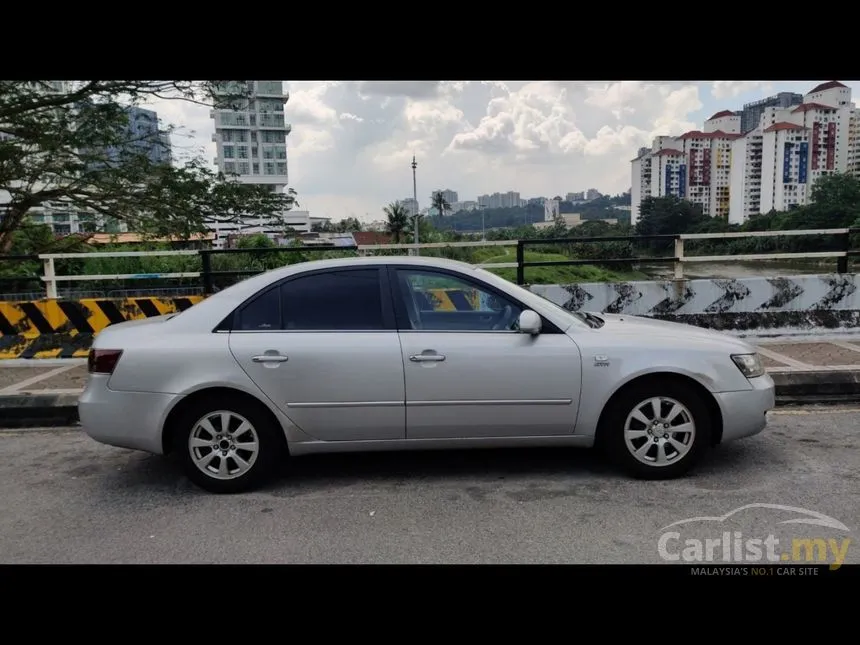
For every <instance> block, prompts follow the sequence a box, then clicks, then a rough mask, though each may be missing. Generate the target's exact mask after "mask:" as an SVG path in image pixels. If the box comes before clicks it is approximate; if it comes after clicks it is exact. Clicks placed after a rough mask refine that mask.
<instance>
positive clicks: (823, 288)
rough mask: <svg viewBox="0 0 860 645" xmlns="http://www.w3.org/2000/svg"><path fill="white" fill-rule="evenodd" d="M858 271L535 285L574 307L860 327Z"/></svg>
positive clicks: (692, 318) (741, 326)
mask: <svg viewBox="0 0 860 645" xmlns="http://www.w3.org/2000/svg"><path fill="white" fill-rule="evenodd" d="M858 283H860V279H858V277H857V276H856V275H854V274H832V275H830V274H828V275H799V276H790V277H779V278H744V279H740V280H728V279H727V280H720V279H704V280H681V281H678V282H675V281H672V280H666V281H659V282H617V283H588V284H565V285H533V286H531V287H530V290H531V291H532V292H534V293H536V294H538V295H540V296H543V297H544V298H547V299H549V300H552V301H553V302H555V303H557V304H559V305H561V306H562V307H565V308H566V309H571V310H578V309H582V310H586V311H593V312H603V313H614V314H629V315H633V316H648V317H652V318H659V319H662V320H671V321H676V322H684V323H688V324H693V325H697V326H700V327H709V328H714V329H723V330H735V331H754V330H758V331H768V332H776V331H779V332H783V331H813V330H815V329H818V328H821V329H822V330H826V329H834V328H844V329H848V328H858V327H860V289H858V286H860V284H858Z"/></svg>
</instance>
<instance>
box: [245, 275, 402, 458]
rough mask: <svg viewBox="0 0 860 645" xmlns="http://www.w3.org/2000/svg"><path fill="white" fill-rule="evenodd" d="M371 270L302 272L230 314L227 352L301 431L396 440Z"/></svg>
mask: <svg viewBox="0 0 860 645" xmlns="http://www.w3.org/2000/svg"><path fill="white" fill-rule="evenodd" d="M384 278H385V273H384V272H383V271H380V270H379V269H378V268H376V267H374V268H368V269H342V270H334V271H333V270H327V271H320V272H313V273H309V274H302V275H299V276H296V277H293V278H290V279H288V280H286V281H285V282H283V283H281V284H280V285H279V286H276V287H274V288H273V289H270V290H269V291H267V292H265V293H263V294H261V295H259V296H257V297H256V298H255V299H254V300H253V301H252V302H250V303H249V304H247V305H245V306H244V307H243V309H242V310H241V311H240V312H238V314H237V317H236V320H235V321H234V325H233V331H231V333H230V351H231V352H232V354H233V356H234V357H235V358H236V360H237V361H238V362H239V364H240V365H241V366H242V369H243V370H244V371H245V372H246V373H247V374H248V376H249V377H250V378H251V379H252V380H253V381H254V383H256V384H257V386H258V387H259V388H260V389H261V390H262V391H263V392H264V393H265V394H266V396H268V397H269V398H270V399H271V400H272V401H273V402H274V403H275V405H277V406H278V407H279V408H280V409H281V410H282V411H283V412H284V414H286V415H287V416H288V417H289V418H290V420H291V421H292V422H293V423H294V424H295V425H296V426H297V427H298V428H299V429H301V430H302V431H304V432H305V433H306V434H308V435H310V436H311V437H313V438H315V439H320V440H324V441H349V440H352V441H360V440H381V439H403V438H404V437H405V428H406V416H405V408H404V404H405V394H404V384H403V358H402V355H401V352H400V342H399V340H398V335H397V331H396V329H395V325H394V317H393V313H392V312H391V303H390V291H389V289H388V288H387V283H384V282H383V279H384Z"/></svg>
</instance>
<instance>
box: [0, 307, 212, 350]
mask: <svg viewBox="0 0 860 645" xmlns="http://www.w3.org/2000/svg"><path fill="white" fill-rule="evenodd" d="M202 299H203V297H202V296H189V297H185V298H122V299H119V298H118V299H82V300H33V301H29V302H0V359H8V358H83V357H86V355H87V352H88V350H89V348H90V345H91V344H92V341H93V338H94V337H95V335H96V334H98V333H99V332H100V331H101V330H102V329H104V328H105V327H107V326H109V325H112V324H114V323H119V322H124V321H126V320H139V319H142V318H152V317H155V316H161V315H164V314H170V313H175V312H177V311H183V310H185V309H188V308H189V307H191V306H193V305H194V304H195V303H197V302H200V300H202Z"/></svg>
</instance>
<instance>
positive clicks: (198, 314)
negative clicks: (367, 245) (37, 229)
mask: <svg viewBox="0 0 860 645" xmlns="http://www.w3.org/2000/svg"><path fill="white" fill-rule="evenodd" d="M773 406H774V384H773V380H772V379H771V378H770V376H769V375H768V374H767V373H766V372H765V370H764V369H763V367H762V364H761V362H760V360H759V357H758V355H757V354H756V352H755V350H754V348H752V347H750V346H749V345H748V344H746V343H745V342H743V341H741V340H739V339H736V338H733V337H731V336H728V335H724V334H719V333H716V332H712V331H708V330H704V329H699V328H696V327H692V326H688V325H681V324H676V323H668V322H661V321H656V320H650V319H646V318H638V317H633V316H624V315H610V314H594V313H583V312H571V311H567V310H565V309H563V308H562V307H559V306H557V305H555V304H554V303H552V302H550V301H548V300H546V299H544V298H542V297H540V296H538V295H536V294H534V293H532V292H530V291H529V290H527V289H525V288H522V287H519V286H516V285H514V284H512V283H510V282H508V281H506V280H504V279H502V278H500V277H498V276H496V275H494V274H492V273H490V272H488V271H486V270H484V269H480V268H476V267H474V266H471V265H468V264H464V263H460V262H454V261H449V260H441V259H435V258H424V257H374V258H352V259H342V260H322V261H317V262H306V263H301V264H294V265H290V266H287V267H283V268H280V269H276V270H274V271H270V272H267V273H264V274H261V275H257V276H254V277H252V278H249V279H247V280H244V281H242V282H240V283H238V284H236V285H234V286H232V287H230V288H228V289H225V290H223V291H220V292H219V293H217V294H215V295H213V296H211V297H209V298H207V299H205V300H204V301H202V302H200V303H199V304H197V305H195V306H194V307H191V308H190V309H188V310H186V311H184V312H183V313H180V314H172V315H168V316H162V317H160V318H153V319H147V320H141V321H131V322H126V323H121V324H117V325H113V326H110V327H108V328H107V329H105V330H104V331H102V332H101V333H100V334H99V335H98V336H97V337H96V339H95V342H94V344H93V347H92V350H91V352H90V357H89V379H88V383H87V386H86V389H85V391H84V393H83V395H82V397H81V399H80V403H79V410H80V419H81V423H82V426H83V428H84V430H85V431H86V432H87V433H88V434H89V436H90V437H92V438H93V439H95V440H97V441H100V442H102V443H105V444H110V445H114V446H120V447H124V448H131V449H135V450H141V451H147V452H150V453H156V454H168V453H174V454H176V455H177V456H178V457H179V459H180V461H181V463H182V464H183V466H184V469H185V472H186V473H187V475H188V477H189V478H190V479H191V480H192V481H193V482H195V483H196V484H197V485H198V486H200V487H201V488H203V489H206V490H208V491H211V492H216V493H233V492H240V491H245V490H250V489H252V488H256V487H258V486H260V485H261V484H262V483H263V482H264V481H265V480H266V479H267V478H268V477H269V476H271V474H272V473H273V471H274V470H275V467H276V466H277V465H278V464H279V463H280V462H282V461H283V460H285V459H288V458H295V457H298V456H301V455H305V454H310V453H320V452H338V451H367V450H401V449H439V448H466V447H468V448H483V447H487V448H490V447H497V446H526V445H530V446H540V445H550V446H581V447H592V446H597V447H601V448H602V449H604V450H605V451H606V452H607V453H608V455H609V456H610V457H611V458H612V459H613V460H614V461H615V462H616V463H617V464H618V465H620V466H621V467H623V469H625V470H626V471H627V472H628V473H630V474H631V475H632V476H634V477H640V478H649V479H657V478H672V477H677V476H679V475H682V474H684V473H686V472H687V471H689V470H690V468H692V467H693V466H694V465H695V464H696V462H698V461H699V459H700V458H701V457H702V456H703V455H704V454H705V453H706V451H707V450H708V449H710V448H711V447H712V446H715V445H716V444H718V443H720V442H726V441H730V440H733V439H738V438H741V437H746V436H749V435H753V434H756V433H758V432H760V431H761V430H763V429H764V428H765V427H766V424H767V412H768V410H770V409H771V408H772V407H773Z"/></svg>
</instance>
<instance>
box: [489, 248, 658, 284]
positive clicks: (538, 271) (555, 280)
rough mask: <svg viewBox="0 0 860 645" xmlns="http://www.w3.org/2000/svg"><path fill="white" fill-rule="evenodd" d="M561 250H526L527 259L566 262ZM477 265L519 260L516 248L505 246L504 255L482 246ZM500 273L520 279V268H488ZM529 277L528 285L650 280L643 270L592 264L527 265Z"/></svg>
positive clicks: (513, 279) (505, 276) (566, 258)
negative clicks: (611, 267) (518, 270)
mask: <svg viewBox="0 0 860 645" xmlns="http://www.w3.org/2000/svg"><path fill="white" fill-rule="evenodd" d="M569 259H571V258H569V257H568V256H566V255H562V254H561V253H536V252H533V251H526V253H525V261H526V262H562V261H565V260H569ZM473 262H474V263H475V264H478V263H487V264H493V263H497V262H499V263H501V262H516V251H514V249H505V252H504V253H502V254H499V253H498V250H497V249H479V250H477V251H476V252H475V259H474V260H473ZM487 270H488V271H492V272H493V273H495V274H496V275H498V276H500V277H502V278H504V279H505V280H510V281H511V282H515V281H516V279H517V270H516V269H487ZM525 278H526V282H527V283H528V284H567V283H571V282H624V281H627V280H647V279H648V276H647V275H645V274H644V273H641V272H639V271H613V270H611V269H604V268H603V267H600V266H595V265H592V264H583V265H579V266H558V267H552V266H548V267H526V269H525Z"/></svg>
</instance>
